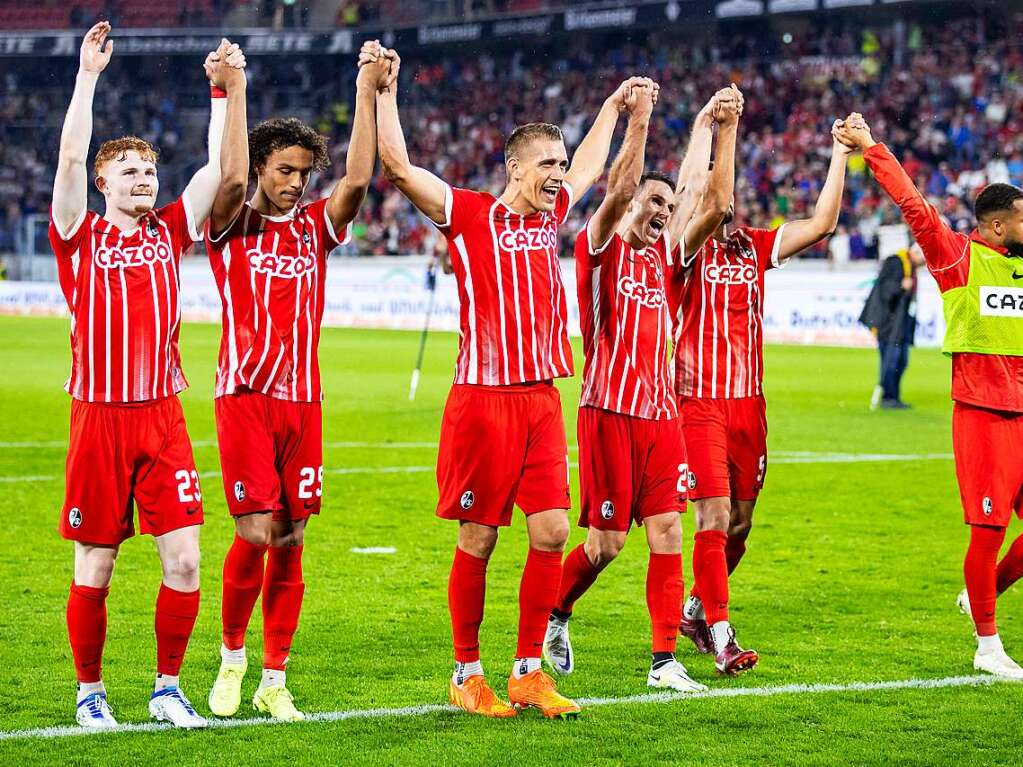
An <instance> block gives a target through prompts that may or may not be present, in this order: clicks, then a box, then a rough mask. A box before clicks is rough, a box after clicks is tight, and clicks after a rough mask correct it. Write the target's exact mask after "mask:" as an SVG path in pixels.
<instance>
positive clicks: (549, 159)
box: [508, 137, 568, 212]
mask: <svg viewBox="0 0 1023 767" xmlns="http://www.w3.org/2000/svg"><path fill="white" fill-rule="evenodd" d="M567 172H568V152H567V151H566V149H565V142H564V141H562V140H561V139H557V140H555V139H550V138H543V137H537V138H533V139H530V140H528V141H526V142H524V143H523V145H522V146H521V147H520V148H519V149H517V151H516V152H515V154H514V155H512V156H511V157H509V158H508V177H509V178H510V179H512V180H513V181H515V182H516V183H517V184H518V188H519V192H520V194H521V195H522V197H523V198H524V199H525V201H526V202H527V203H528V204H529V206H530V207H532V208H533V209H534V210H537V211H548V212H550V211H553V210H554V203H555V202H556V201H557V198H558V192H559V191H560V190H561V186H562V184H563V183H564V182H565V173H567Z"/></svg>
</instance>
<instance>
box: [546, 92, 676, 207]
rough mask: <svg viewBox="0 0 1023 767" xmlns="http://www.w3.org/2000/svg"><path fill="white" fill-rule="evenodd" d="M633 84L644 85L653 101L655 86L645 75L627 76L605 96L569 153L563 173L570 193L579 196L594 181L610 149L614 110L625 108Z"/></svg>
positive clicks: (620, 110) (580, 196)
mask: <svg viewBox="0 0 1023 767" xmlns="http://www.w3.org/2000/svg"><path fill="white" fill-rule="evenodd" d="M634 85H645V86H647V87H649V88H650V89H651V93H652V95H653V103H655V104H656V103H657V93H658V86H657V84H656V83H655V82H654V81H653V80H650V79H649V78H647V77H630V78H629V79H628V80H626V81H625V82H623V83H622V84H621V85H619V86H618V88H617V90H615V92H614V93H612V94H611V95H610V96H608V97H607V100H606V101H604V105H603V106H602V107H601V108H600V111H599V112H598V113H597V119H596V120H594V121H593V125H592V126H591V127H590V130H589V132H588V133H587V134H586V136H585V137H584V138H583V140H582V141H581V142H579V146H578V147H577V148H576V150H575V154H573V155H572V164H571V166H569V169H568V173H567V174H565V183H567V184H568V185H569V186H570V187H572V196H573V197H574V198H575V199H576V200H579V199H582V196H583V195H584V194H586V192H587V191H588V190H589V188H590V187H591V186H593V184H594V182H595V181H596V180H597V179H598V178H600V175H601V174H602V173H603V172H604V166H605V165H607V156H608V154H609V153H610V152H611V138H612V137H613V136H614V132H615V125H617V124H618V114H619V113H620V112H622V111H624V110H625V109H626V101H627V99H628V98H629V94H630V92H631V91H632V87H633V86H634Z"/></svg>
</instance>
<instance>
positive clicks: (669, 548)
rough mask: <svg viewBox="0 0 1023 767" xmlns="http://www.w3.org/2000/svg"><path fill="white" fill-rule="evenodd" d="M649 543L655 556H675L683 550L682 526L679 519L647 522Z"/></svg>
mask: <svg viewBox="0 0 1023 767" xmlns="http://www.w3.org/2000/svg"><path fill="white" fill-rule="evenodd" d="M645 524H646V526H647V542H648V543H649V544H650V550H651V551H652V552H654V553H655V554H674V553H675V552H677V551H681V550H682V526H681V525H680V524H679V523H678V519H674V520H672V521H670V522H669V521H660V522H655V523H652V524H651V523H650V522H649V521H647V522H646V523H645Z"/></svg>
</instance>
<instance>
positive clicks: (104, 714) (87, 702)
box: [75, 692, 117, 730]
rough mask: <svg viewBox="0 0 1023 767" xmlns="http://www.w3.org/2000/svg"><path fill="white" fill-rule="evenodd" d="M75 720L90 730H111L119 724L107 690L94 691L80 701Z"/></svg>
mask: <svg viewBox="0 0 1023 767" xmlns="http://www.w3.org/2000/svg"><path fill="white" fill-rule="evenodd" d="M75 721H77V722H78V724H80V725H81V726H82V727H85V728H86V729H89V730H109V729H111V728H113V727H116V726H117V720H116V719H114V713H113V711H112V710H111V709H110V704H109V703H107V694H106V693H105V692H94V693H92V694H90V695H86V696H85V697H84V698H82V699H81V700H80V701H79V702H78V710H77V711H75Z"/></svg>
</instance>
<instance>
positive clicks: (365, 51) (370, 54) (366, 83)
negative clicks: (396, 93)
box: [355, 40, 401, 93]
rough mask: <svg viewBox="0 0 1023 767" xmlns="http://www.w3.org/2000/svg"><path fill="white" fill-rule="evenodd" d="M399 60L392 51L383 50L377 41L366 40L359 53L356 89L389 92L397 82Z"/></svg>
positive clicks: (399, 66) (396, 53) (395, 52)
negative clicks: (365, 88) (362, 88)
mask: <svg viewBox="0 0 1023 767" xmlns="http://www.w3.org/2000/svg"><path fill="white" fill-rule="evenodd" d="M400 68H401V58H400V57H399V56H398V52H397V51H395V50H394V49H388V48H384V47H383V46H382V45H380V41H379V40H367V41H366V42H364V43H363V44H362V49H361V50H360V51H359V75H358V77H357V78H356V81H355V82H356V86H357V87H370V88H373V89H374V90H376V91H377V92H379V93H383V92H388V91H391V90H392V89H393V88H394V87H395V84H396V83H397V80H398V71H399V69H400Z"/></svg>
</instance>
